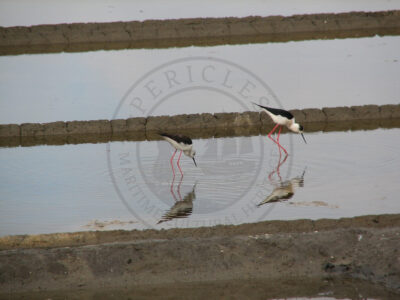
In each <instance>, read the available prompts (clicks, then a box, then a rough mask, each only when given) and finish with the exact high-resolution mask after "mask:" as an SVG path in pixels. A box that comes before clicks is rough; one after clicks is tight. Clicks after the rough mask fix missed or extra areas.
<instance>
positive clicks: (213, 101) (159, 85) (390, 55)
mask: <svg viewBox="0 0 400 300" xmlns="http://www.w3.org/2000/svg"><path fill="white" fill-rule="evenodd" d="M399 49H400V36H386V37H371V38H358V39H341V40H313V41H300V42H287V43H267V44H250V45H225V46H215V47H186V48H170V49H153V50H151V49H143V50H142V49H129V50H119V51H96V52H86V53H58V54H43V55H40V54H38V55H18V56H1V57H0V124H7V123H24V122H52V121H71V120H95V119H111V118H113V116H114V112H115V110H116V108H117V106H118V105H119V103H120V101H121V99H122V98H123V97H124V95H125V93H127V91H128V90H129V89H130V88H131V86H132V85H133V84H134V83H135V82H138V81H139V80H140V79H141V78H143V77H144V75H145V74H147V73H148V72H150V71H152V70H154V69H155V68H158V67H159V66H161V65H163V64H168V63H171V62H172V61H176V60H178V59H181V60H185V61H184V62H182V63H181V64H180V68H178V65H179V64H177V63H175V64H170V65H167V66H165V67H164V68H161V69H158V70H156V71H154V72H153V73H151V74H150V75H149V76H147V77H145V79H144V81H143V82H141V84H142V91H141V92H140V91H138V92H137V93H138V95H139V96H140V97H141V99H142V103H143V105H142V107H141V109H132V108H135V107H130V106H129V103H130V101H134V100H132V99H134V97H135V93H136V91H137V90H139V89H140V85H139V87H138V88H136V89H133V91H132V92H131V93H130V94H129V97H128V98H127V101H126V102H124V105H123V106H122V109H121V110H120V112H119V114H118V115H117V117H121V118H126V117H130V116H132V117H143V116H147V115H165V114H167V115H173V114H181V113H197V112H210V113H214V112H231V111H244V110H254V109H255V108H254V107H252V106H251V101H258V99H260V98H262V97H269V98H270V100H271V101H270V103H269V104H270V106H280V105H279V103H277V99H278V100H279V102H280V104H281V105H282V107H284V108H286V109H294V108H296V109H300V108H309V107H313V108H314V107H315V108H322V107H325V106H350V105H364V104H378V105H381V104H397V103H399V97H400V81H399V78H400V67H399V66H400V51H399ZM197 57H203V58H204V59H202V60H201V61H199V60H197V61H195V58H197ZM221 59H223V60H225V62H221V61H219V62H217V60H221ZM234 65H236V66H234ZM187 66H191V68H192V69H191V72H192V73H191V77H189V75H188V73H187V72H186V71H185V70H186V69H187ZM237 66H239V67H241V68H244V69H246V70H247V71H248V72H247V73H246V74H242V73H243V72H242V71H240V70H239V69H238V67H237ZM207 68H208V69H207ZM229 70H230V71H231V73H230V77H229V82H228V84H227V85H230V86H232V88H231V89H228V88H226V87H224V86H222V84H223V83H224V78H225V76H226V73H227V72H228V71H229ZM168 71H172V72H175V74H176V81H177V82H178V83H179V84H177V85H176V86H175V87H174V88H175V89H171V88H170V87H169V86H168V83H167V80H166V72H168ZM241 72H242V73H241ZM255 76H256V77H258V78H259V79H260V81H261V82H262V83H264V84H266V85H268V86H269V88H270V90H271V91H272V92H273V93H274V95H275V96H274V97H272V98H271V95H270V93H269V92H268V91H267V90H265V89H260V88H259V87H260V86H261V82H258V83H257V85H258V86H257V89H254V91H253V89H252V87H251V86H250V87H248V88H247V89H248V91H247V90H245V92H244V93H242V94H243V95H245V94H246V93H247V94H248V98H244V97H241V96H240V97H239V95H238V93H239V91H241V90H242V89H243V87H244V85H245V81H244V79H245V78H247V77H248V78H249V80H251V81H252V82H257V80H256V79H254V78H255ZM190 80H191V85H188V84H187V82H188V81H190ZM205 80H208V82H206V81H205ZM150 81H153V83H151V85H149V87H150V88H155V91H157V92H159V91H162V92H163V93H162V94H161V96H160V97H159V98H158V99H154V98H153V97H152V95H151V94H150V93H149V92H148V91H147V92H146V90H145V89H144V90H143V85H145V84H148V83H149V82H150ZM172 83H174V82H172ZM188 87H189V90H187V89H185V88H188ZM204 87H206V88H207V89H205V88H204ZM172 90H173V92H171V91H172ZM170 92H171V93H170ZM222 92H224V93H222ZM234 97H238V99H239V100H240V101H232V100H233V99H234ZM246 97H247V96H246ZM161 98H162V99H166V98H168V101H164V102H162V103H161V102H160V99H161ZM136 102H137V101H136ZM158 104H159V105H158ZM152 108H155V109H154V110H152Z"/></svg>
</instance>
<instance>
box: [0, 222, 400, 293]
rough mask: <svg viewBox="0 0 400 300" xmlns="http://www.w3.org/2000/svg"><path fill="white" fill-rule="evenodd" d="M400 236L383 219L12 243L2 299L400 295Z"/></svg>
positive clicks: (1, 265) (3, 270) (3, 260)
mask: <svg viewBox="0 0 400 300" xmlns="http://www.w3.org/2000/svg"><path fill="white" fill-rule="evenodd" d="M399 229H400V215H380V216H365V217H357V218H348V219H340V220H318V221H310V220H297V221H268V222H260V223H256V224H244V225H239V226H216V227H212V228H196V229H170V230H162V231H155V230H145V231H135V230H134V231H128V232H126V231H111V232H81V233H71V234H62V235H58V234H55V235H39V236H11V237H3V238H1V239H0V247H1V249H10V250H2V251H0V290H1V291H2V292H3V293H6V292H8V293H16V292H28V291H51V290H75V291H79V290H84V289H89V290H90V289H94V288H106V289H110V288H123V289H129V288H134V287H142V288H143V287H146V286H149V285H160V284H165V285H168V284H174V283H176V282H181V283H196V282H197V283H199V282H203V283H204V284H205V285H206V283H207V282H212V281H219V280H226V281H232V280H233V281H234V280H264V281H275V282H277V281H286V282H287V281H290V280H292V281H296V279H299V280H300V279H304V278H305V279H307V280H315V281H318V280H319V281H322V279H323V278H324V279H330V278H336V279H338V278H341V279H344V278H355V279H363V280H367V281H369V282H370V283H373V284H380V285H384V286H385V287H386V288H388V289H389V290H391V291H392V292H397V293H400V259H399V257H400V256H399V255H400V253H399V251H400V250H399V249H400V248H399V245H400V233H399V232H400V231H399ZM24 248H29V249H24ZM0 296H1V294H0Z"/></svg>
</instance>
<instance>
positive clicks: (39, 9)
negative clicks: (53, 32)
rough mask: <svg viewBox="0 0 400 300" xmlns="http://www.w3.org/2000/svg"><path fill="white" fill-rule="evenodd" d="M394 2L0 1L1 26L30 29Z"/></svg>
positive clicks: (392, 4)
mask: <svg viewBox="0 0 400 300" xmlns="http://www.w3.org/2000/svg"><path fill="white" fill-rule="evenodd" d="M399 8H400V2H399V1H397V0H387V1H379V0H352V1H345V0H335V1H329V0H305V1H304V0H303V1H301V4H300V3H299V2H298V1H295V0H286V1H284V2H282V1H279V0H268V1H258V0H251V1H245V2H244V1H239V0H234V1H232V0H229V1H228V0H223V1H217V2H215V1H211V0H206V1H183V0H174V1H168V2H165V1H144V0H141V1H138V0H136V1H124V0H117V1H112V2H110V1H107V0H96V1H95V0H87V1H49V0H39V1H34V2H32V1H27V0H18V1H12V0H2V1H1V2H0V26H29V25H37V24H56V23H73V22H115V21H131V20H139V21H142V20H148V19H177V18H197V17H231V16H234V17H245V16H251V15H256V16H270V15H285V16H287V15H293V14H305V13H328V12H331V13H332V12H335V13H338V12H349V11H380V10H389V9H399Z"/></svg>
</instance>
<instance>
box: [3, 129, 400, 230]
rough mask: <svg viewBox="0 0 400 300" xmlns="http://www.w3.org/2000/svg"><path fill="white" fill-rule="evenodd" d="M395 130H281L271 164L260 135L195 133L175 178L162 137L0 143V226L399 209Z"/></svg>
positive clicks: (213, 220) (145, 224)
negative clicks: (283, 152) (191, 153)
mask: <svg viewBox="0 0 400 300" xmlns="http://www.w3.org/2000/svg"><path fill="white" fill-rule="evenodd" d="M399 136H400V129H399V128H394V129H377V130H372V131H355V132H329V133H322V132H317V133H312V134H306V139H307V142H308V144H304V142H303V141H302V139H301V137H300V136H297V135H289V134H285V135H282V136H281V143H282V145H284V146H285V147H286V148H287V150H288V151H289V153H290V155H289V156H288V158H287V159H286V161H284V159H283V157H282V158H281V161H280V166H279V174H278V164H279V152H278V151H277V148H276V147H275V146H274V145H273V143H272V142H271V141H270V140H268V139H266V138H265V136H252V137H232V138H213V139H199V140H195V141H194V143H195V146H196V150H197V155H196V161H197V163H198V167H197V168H196V167H195V166H194V164H193V161H192V160H191V159H189V158H187V157H185V156H182V158H181V168H182V170H183V173H184V177H183V178H181V176H180V174H179V170H178V169H177V168H176V166H175V167H174V170H175V173H176V176H175V179H174V177H173V174H172V171H171V166H170V161H169V159H170V156H171V154H172V148H171V147H170V145H169V144H168V143H166V142H164V141H151V142H149V141H145V142H129V141H125V142H111V143H109V144H79V145H63V146H36V147H18V148H1V149H0V190H1V198H0V235H9V234H36V233H51V232H67V231H82V230H97V229H99V230H101V229H117V228H121V229H135V228H136V229H144V228H156V229H161V228H172V227H199V226H212V225H216V224H241V223H248V222H257V221H262V220H293V219H301V218H310V219H320V218H341V217H352V216H360V215H369V214H385V213H399V212H400V204H399V202H398V194H399V192H400V188H399V186H398V179H399V175H400V173H399V170H400V158H399V156H398V153H400V152H399V151H400V139H399ZM176 159H177V158H175V160H176ZM279 176H280V177H279ZM282 187H283V189H282ZM279 188H280V189H279ZM274 191H275V194H276V193H277V191H280V195H281V196H282V195H283V196H284V198H288V199H286V200H285V199H281V200H280V201H277V202H271V203H265V204H263V205H260V206H257V205H258V204H260V203H261V202H263V201H264V200H265V199H266V198H267V197H268V196H270V195H271V194H272V193H273V192H274ZM275 200H279V199H275ZM176 216H180V217H178V218H176ZM160 221H162V222H160ZM159 222H160V223H159ZM158 223H159V224H158Z"/></svg>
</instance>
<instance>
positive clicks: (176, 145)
mask: <svg viewBox="0 0 400 300" xmlns="http://www.w3.org/2000/svg"><path fill="white" fill-rule="evenodd" d="M164 139H165V140H166V141H167V142H168V143H170V144H171V145H172V147H174V148H175V149H177V150H182V151H187V150H190V149H192V145H186V144H183V143H178V142H176V141H175V140H173V139H171V138H169V137H164Z"/></svg>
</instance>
